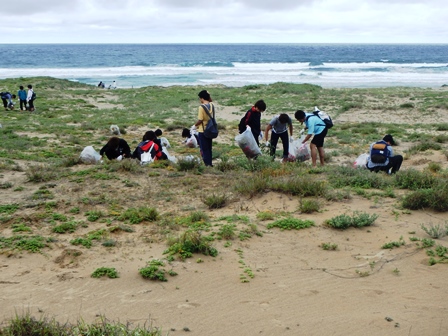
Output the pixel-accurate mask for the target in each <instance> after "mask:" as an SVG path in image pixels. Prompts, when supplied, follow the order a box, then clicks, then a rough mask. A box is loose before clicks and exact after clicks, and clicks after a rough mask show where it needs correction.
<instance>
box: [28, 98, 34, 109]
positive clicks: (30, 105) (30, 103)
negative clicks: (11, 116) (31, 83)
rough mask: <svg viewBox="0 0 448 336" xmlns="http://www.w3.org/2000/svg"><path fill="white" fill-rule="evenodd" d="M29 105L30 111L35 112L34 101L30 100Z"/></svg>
mask: <svg viewBox="0 0 448 336" xmlns="http://www.w3.org/2000/svg"><path fill="white" fill-rule="evenodd" d="M28 105H29V107H30V111H34V101H33V100H30V101H29V104H28Z"/></svg>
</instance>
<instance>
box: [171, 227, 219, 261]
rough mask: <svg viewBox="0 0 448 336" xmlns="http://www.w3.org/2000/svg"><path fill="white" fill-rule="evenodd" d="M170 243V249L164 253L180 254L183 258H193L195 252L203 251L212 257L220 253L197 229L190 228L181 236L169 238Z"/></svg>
mask: <svg viewBox="0 0 448 336" xmlns="http://www.w3.org/2000/svg"><path fill="white" fill-rule="evenodd" d="M168 245H169V247H168V249H167V250H165V251H164V252H163V254H168V256H172V257H174V256H178V257H179V258H180V259H181V260H185V259H186V258H191V257H192V256H193V253H202V254H204V255H210V256H212V257H216V256H217V255H218V250H217V249H216V248H214V247H213V246H212V245H211V243H210V242H209V240H208V239H207V238H206V237H204V236H202V234H201V232H200V231H197V230H192V229H189V230H187V231H185V232H183V233H182V234H181V235H180V236H179V237H177V238H171V239H169V240H168Z"/></svg>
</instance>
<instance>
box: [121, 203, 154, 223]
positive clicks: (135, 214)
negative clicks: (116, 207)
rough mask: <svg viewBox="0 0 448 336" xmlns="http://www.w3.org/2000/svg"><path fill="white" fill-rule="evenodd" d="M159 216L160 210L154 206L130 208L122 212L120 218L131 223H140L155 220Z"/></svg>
mask: <svg viewBox="0 0 448 336" xmlns="http://www.w3.org/2000/svg"><path fill="white" fill-rule="evenodd" d="M158 218H159V212H158V211H157V209H155V208H152V207H146V206H142V207H138V208H129V209H127V210H126V211H125V212H124V213H122V214H121V215H120V216H119V217H118V219H119V220H121V221H129V223H131V224H139V223H141V222H143V221H148V222H154V221H156V220H157V219H158Z"/></svg>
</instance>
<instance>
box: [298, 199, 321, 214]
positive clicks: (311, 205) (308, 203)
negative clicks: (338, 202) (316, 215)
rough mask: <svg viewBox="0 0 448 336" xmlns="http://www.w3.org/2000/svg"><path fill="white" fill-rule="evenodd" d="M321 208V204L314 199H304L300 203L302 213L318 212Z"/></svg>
mask: <svg viewBox="0 0 448 336" xmlns="http://www.w3.org/2000/svg"><path fill="white" fill-rule="evenodd" d="M319 208H320V205H319V202H318V201H317V200H312V199H304V200H302V202H301V203H300V212H302V213H307V214H309V213H313V212H318V211H319Z"/></svg>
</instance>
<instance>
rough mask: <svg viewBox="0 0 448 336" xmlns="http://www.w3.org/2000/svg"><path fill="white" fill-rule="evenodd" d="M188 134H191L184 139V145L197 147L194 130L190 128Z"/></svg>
mask: <svg viewBox="0 0 448 336" xmlns="http://www.w3.org/2000/svg"><path fill="white" fill-rule="evenodd" d="M190 134H191V136H190V137H189V138H187V139H186V140H185V145H186V146H187V147H190V148H197V147H199V145H198V140H197V139H196V137H195V134H197V132H196V130H195V129H193V128H191V129H190Z"/></svg>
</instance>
